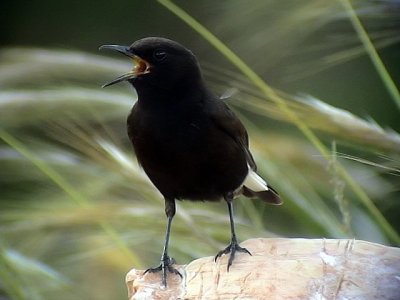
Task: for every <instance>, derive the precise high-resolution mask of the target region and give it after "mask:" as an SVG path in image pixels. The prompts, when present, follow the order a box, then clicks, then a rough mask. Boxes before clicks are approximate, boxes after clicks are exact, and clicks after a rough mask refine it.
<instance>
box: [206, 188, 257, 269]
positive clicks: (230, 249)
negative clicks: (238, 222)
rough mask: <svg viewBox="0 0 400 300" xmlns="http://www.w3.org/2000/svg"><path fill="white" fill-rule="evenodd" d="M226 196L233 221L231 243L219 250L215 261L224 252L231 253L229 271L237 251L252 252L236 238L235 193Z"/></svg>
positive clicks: (230, 217)
mask: <svg viewBox="0 0 400 300" xmlns="http://www.w3.org/2000/svg"><path fill="white" fill-rule="evenodd" d="M224 198H225V201H226V203H227V204H228V209H229V219H230V222H231V243H230V244H229V245H228V247H226V248H225V249H223V250H221V251H219V252H218V254H217V255H216V256H215V259H214V261H217V259H218V258H219V257H220V256H222V255H223V254H228V253H230V256H229V260H228V266H227V270H228V271H229V268H230V267H231V265H232V262H233V260H234V258H235V253H236V251H238V252H244V253H247V254H249V255H251V253H250V251H249V250H247V249H246V248H242V247H240V246H239V244H238V242H237V239H236V233H235V223H234V221H233V193H229V194H227V195H225V197H224Z"/></svg>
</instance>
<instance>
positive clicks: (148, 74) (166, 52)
mask: <svg viewBox="0 0 400 300" xmlns="http://www.w3.org/2000/svg"><path fill="white" fill-rule="evenodd" d="M100 49H111V50H115V51H118V52H120V53H122V54H124V55H126V56H128V57H129V58H131V59H132V61H133V68H132V70H131V71H129V72H128V73H126V74H124V75H122V76H120V77H118V78H116V79H114V80H112V81H110V82H108V83H106V84H105V85H103V87H106V86H110V85H113V84H116V83H118V82H121V81H128V82H130V83H131V84H132V85H133V86H134V87H135V88H136V89H137V90H138V92H140V89H146V88H152V89H154V88H155V89H157V88H159V89H164V90H169V89H176V88H177V87H179V86H184V85H190V84H197V81H199V80H201V73H200V68H199V65H198V63H197V60H196V57H195V56H194V55H193V53H192V52H191V51H190V50H188V49H186V48H185V47H183V46H182V45H180V44H179V43H177V42H174V41H172V40H169V39H165V38H158V37H148V38H144V39H141V40H138V41H136V42H134V43H133V44H132V45H131V46H119V45H104V46H101V47H100Z"/></svg>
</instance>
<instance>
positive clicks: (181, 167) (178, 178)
mask: <svg viewBox="0 0 400 300" xmlns="http://www.w3.org/2000/svg"><path fill="white" fill-rule="evenodd" d="M165 132H168V134H165ZM142 134H143V136H142ZM142 134H140V135H139V136H138V137H137V138H136V139H135V140H133V141H132V142H133V145H134V148H135V152H136V155H137V158H138V161H139V163H140V164H141V165H142V166H143V169H144V170H145V172H146V173H147V175H148V176H149V178H150V180H151V181H152V182H153V184H154V185H155V186H156V187H157V188H158V189H159V190H160V192H161V193H162V194H163V195H164V196H165V197H171V198H175V199H187V200H211V201H212V200H219V199H221V197H223V196H224V195H225V194H226V193H228V192H231V191H234V190H235V189H236V188H238V187H239V186H240V184H241V183H242V182H243V180H244V178H245V176H246V175H247V162H246V157H245V154H244V152H243V149H241V148H240V147H239V146H238V145H237V144H236V143H235V142H234V141H233V139H232V138H230V137H229V136H227V135H226V134H225V133H223V132H221V131H219V130H217V129H213V128H209V127H207V126H205V125H204V124H203V127H199V126H196V125H195V124H190V125H189V126H187V127H180V128H179V129H178V130H177V129H175V130H174V131H166V130H165V128H164V130H163V134H159V132H157V130H156V131H151V130H144V132H143V133H142ZM141 136H142V137H141Z"/></svg>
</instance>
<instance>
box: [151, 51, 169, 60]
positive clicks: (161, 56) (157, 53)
mask: <svg viewBox="0 0 400 300" xmlns="http://www.w3.org/2000/svg"><path fill="white" fill-rule="evenodd" d="M153 56H154V58H155V60H157V61H162V60H164V59H165V58H166V57H167V52H165V51H164V50H156V51H154V53H153Z"/></svg>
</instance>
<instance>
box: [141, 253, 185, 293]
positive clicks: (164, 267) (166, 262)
mask: <svg viewBox="0 0 400 300" xmlns="http://www.w3.org/2000/svg"><path fill="white" fill-rule="evenodd" d="M173 264H175V259H173V258H171V257H169V256H165V257H163V258H161V264H160V265H159V266H158V267H155V268H149V269H147V270H146V271H144V274H146V273H157V272H161V283H162V286H163V287H167V271H168V272H169V273H173V274H176V275H179V277H181V278H182V274H181V273H179V271H178V270H177V269H175V268H174V267H172V265H173Z"/></svg>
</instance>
